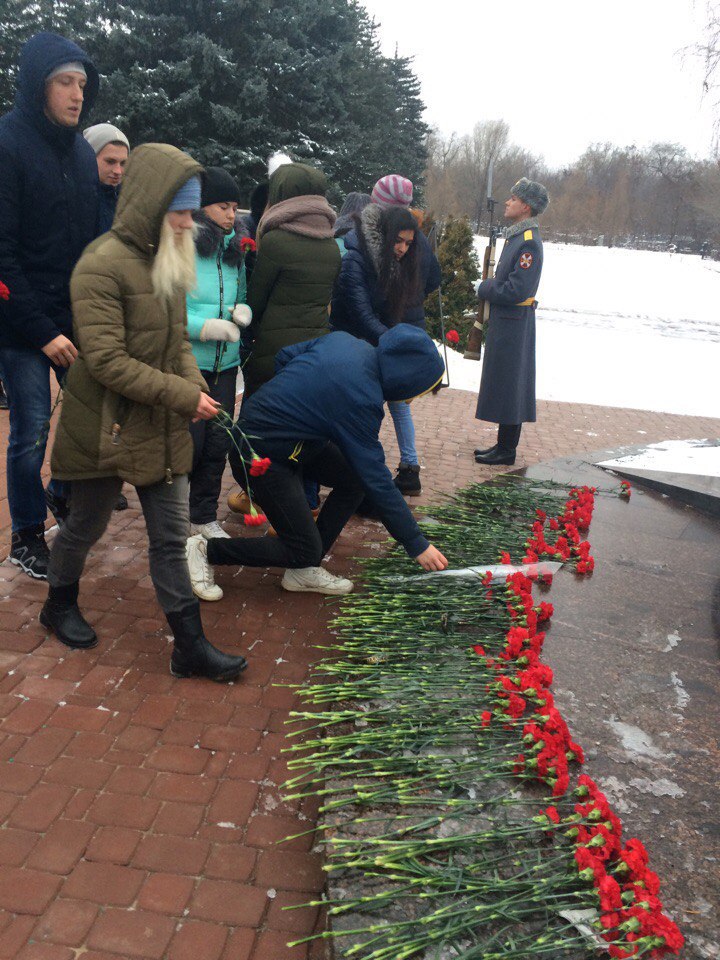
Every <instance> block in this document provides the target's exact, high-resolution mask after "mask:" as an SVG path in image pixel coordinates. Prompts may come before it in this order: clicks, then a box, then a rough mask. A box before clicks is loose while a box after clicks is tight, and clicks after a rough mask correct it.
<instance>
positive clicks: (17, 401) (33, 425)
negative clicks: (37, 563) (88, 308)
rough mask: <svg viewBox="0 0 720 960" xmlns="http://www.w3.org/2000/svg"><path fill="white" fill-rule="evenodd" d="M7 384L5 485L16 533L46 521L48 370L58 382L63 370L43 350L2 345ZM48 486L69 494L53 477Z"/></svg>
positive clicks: (1, 361)
mask: <svg viewBox="0 0 720 960" xmlns="http://www.w3.org/2000/svg"><path fill="white" fill-rule="evenodd" d="M0 366H1V367H2V371H3V385H4V387H5V393H6V394H7V396H8V401H9V403H10V441H9V443H8V451H7V488H8V503H9V506H10V517H11V519H12V529H13V532H14V531H16V530H25V529H26V528H27V527H35V526H37V525H38V524H41V523H45V520H46V519H47V504H46V503H45V491H44V490H43V485H42V478H41V476H40V471H41V469H42V465H43V461H44V460H45V447H46V446H47V436H48V429H49V423H48V421H49V418H50V371H51V370H53V372H54V373H55V377H56V379H57V381H58V383H61V378H62V376H63V375H64V373H65V371H64V370H63V368H62V367H55V366H54V365H53V364H52V363H51V362H50V360H49V359H48V358H47V357H46V356H45V354H44V353H43V352H42V350H35V349H33V348H32V347H1V348H0ZM49 489H50V491H51V492H52V493H54V494H55V495H56V496H58V497H64V496H66V495H67V489H68V488H67V485H66V484H64V483H60V482H59V481H57V480H51V481H50V484H49Z"/></svg>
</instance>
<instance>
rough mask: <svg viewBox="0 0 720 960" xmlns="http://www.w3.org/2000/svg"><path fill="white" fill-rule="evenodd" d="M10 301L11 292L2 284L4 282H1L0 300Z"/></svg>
mask: <svg viewBox="0 0 720 960" xmlns="http://www.w3.org/2000/svg"><path fill="white" fill-rule="evenodd" d="M9 299H10V291H9V290H8V288H7V287H6V286H5V284H4V283H3V282H2V280H0V300H9Z"/></svg>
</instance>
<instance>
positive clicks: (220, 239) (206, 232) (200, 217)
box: [193, 210, 243, 267]
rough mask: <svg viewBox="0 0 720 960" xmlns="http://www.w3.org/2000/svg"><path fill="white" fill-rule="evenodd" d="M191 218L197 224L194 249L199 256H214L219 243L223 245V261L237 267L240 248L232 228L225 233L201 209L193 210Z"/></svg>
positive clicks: (238, 239) (240, 255) (236, 235)
mask: <svg viewBox="0 0 720 960" xmlns="http://www.w3.org/2000/svg"><path fill="white" fill-rule="evenodd" d="M193 220H194V221H195V223H196V225H197V230H196V232H195V250H196V251H197V255H198V256H199V257H203V258H207V257H215V256H217V252H218V249H219V247H220V245H221V244H224V246H225V253H224V254H223V261H224V262H225V263H227V265H228V266H230V267H238V266H239V265H240V264H241V263H242V260H243V253H242V250H241V249H240V239H241V238H240V237H239V236H238V234H237V233H235V231H234V230H233V231H232V233H230V234H227V233H225V231H224V230H223V229H222V228H221V227H219V226H218V225H217V224H216V223H215V222H214V221H213V220H211V219H210V217H208V215H207V214H206V213H204V212H203V211H202V210H196V211H194V212H193Z"/></svg>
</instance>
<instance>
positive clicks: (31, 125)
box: [0, 33, 99, 349]
mask: <svg viewBox="0 0 720 960" xmlns="http://www.w3.org/2000/svg"><path fill="white" fill-rule="evenodd" d="M77 60H79V61H80V62H81V63H82V64H83V65H84V67H85V70H86V72H87V85H86V87H85V99H84V103H83V108H82V112H81V114H80V123H82V122H83V120H84V119H85V117H86V116H87V114H88V112H89V111H90V109H91V108H92V105H93V103H94V101H95V98H96V97H97V92H98V85H99V83H98V73H97V70H96V69H95V67H94V66H93V64H92V61H91V60H90V58H89V57H88V56H87V54H86V53H84V51H83V50H81V49H80V47H78V46H77V45H76V44H74V43H72V42H71V41H70V40H65V39H64V38H63V37H59V36H57V35H56V34H54V33H38V34H36V35H35V36H34V37H32V38H31V39H30V40H28V42H27V43H26V44H25V46H24V47H23V50H22V55H21V59H20V72H19V81H18V92H17V96H16V99H15V106H14V108H13V110H12V111H11V112H10V113H8V114H6V115H5V116H4V117H2V119H0V280H2V282H3V283H4V284H5V285H6V286H7V287H8V289H9V290H10V298H9V299H8V300H7V301H3V300H0V346H17V347H36V348H38V349H39V348H41V347H44V346H45V344H46V343H49V342H50V341H51V340H53V339H55V337H57V336H59V335H60V334H64V335H65V336H67V337H69V336H71V333H72V317H71V312H70V290H69V283H70V274H71V273H72V270H73V267H74V266H75V264H76V263H77V261H78V260H79V258H80V254H81V253H82V251H83V250H84V248H85V247H86V246H87V244H88V243H90V241H91V240H93V239H94V238H95V237H96V236H97V232H98V231H97V225H98V172H97V162H96V160H95V153H94V151H93V149H92V147H91V146H90V144H89V143H88V142H87V141H86V140H85V138H84V137H83V136H82V134H81V133H80V132H79V127H77V128H74V127H63V126H59V125H58V124H55V123H52V122H51V121H50V120H49V119H48V118H47V117H46V116H45V113H44V106H45V81H46V79H47V77H48V75H49V74H50V73H51V72H52V71H53V70H54V69H55V68H56V67H59V66H60V65H61V64H63V63H68V62H71V61H77Z"/></svg>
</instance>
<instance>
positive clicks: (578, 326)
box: [448, 237, 720, 417]
mask: <svg viewBox="0 0 720 960" xmlns="http://www.w3.org/2000/svg"><path fill="white" fill-rule="evenodd" d="M485 243H486V240H485V239H484V238H482V237H477V238H476V244H477V247H478V252H479V253H480V254H481V255H482V251H483V249H484V247H485ZM499 253H500V250H499V249H498V256H499ZM538 301H539V304H540V306H539V308H538V311H537V395H538V397H539V398H540V399H543V400H561V401H567V402H571V403H590V404H598V405H600V406H609V407H630V408H634V409H640V410H654V411H660V412H665V413H680V414H687V415H694V416H708V417H720V389H718V371H720V263H715V262H714V261H711V260H701V259H700V257H697V256H690V255H688V254H669V253H654V252H649V251H644V250H623V249H620V248H613V249H608V248H607V247H581V246H575V245H572V244H563V243H546V244H545V261H544V266H543V276H542V280H541V283H540V290H539V291H538ZM448 360H449V363H448V365H449V368H450V371H449V372H450V384H451V386H452V387H455V388H457V389H461V390H477V389H478V386H479V384H480V375H481V368H482V364H481V363H477V362H475V361H472V360H464V359H463V357H462V353H461V352H456V351H452V350H449V351H448Z"/></svg>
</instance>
